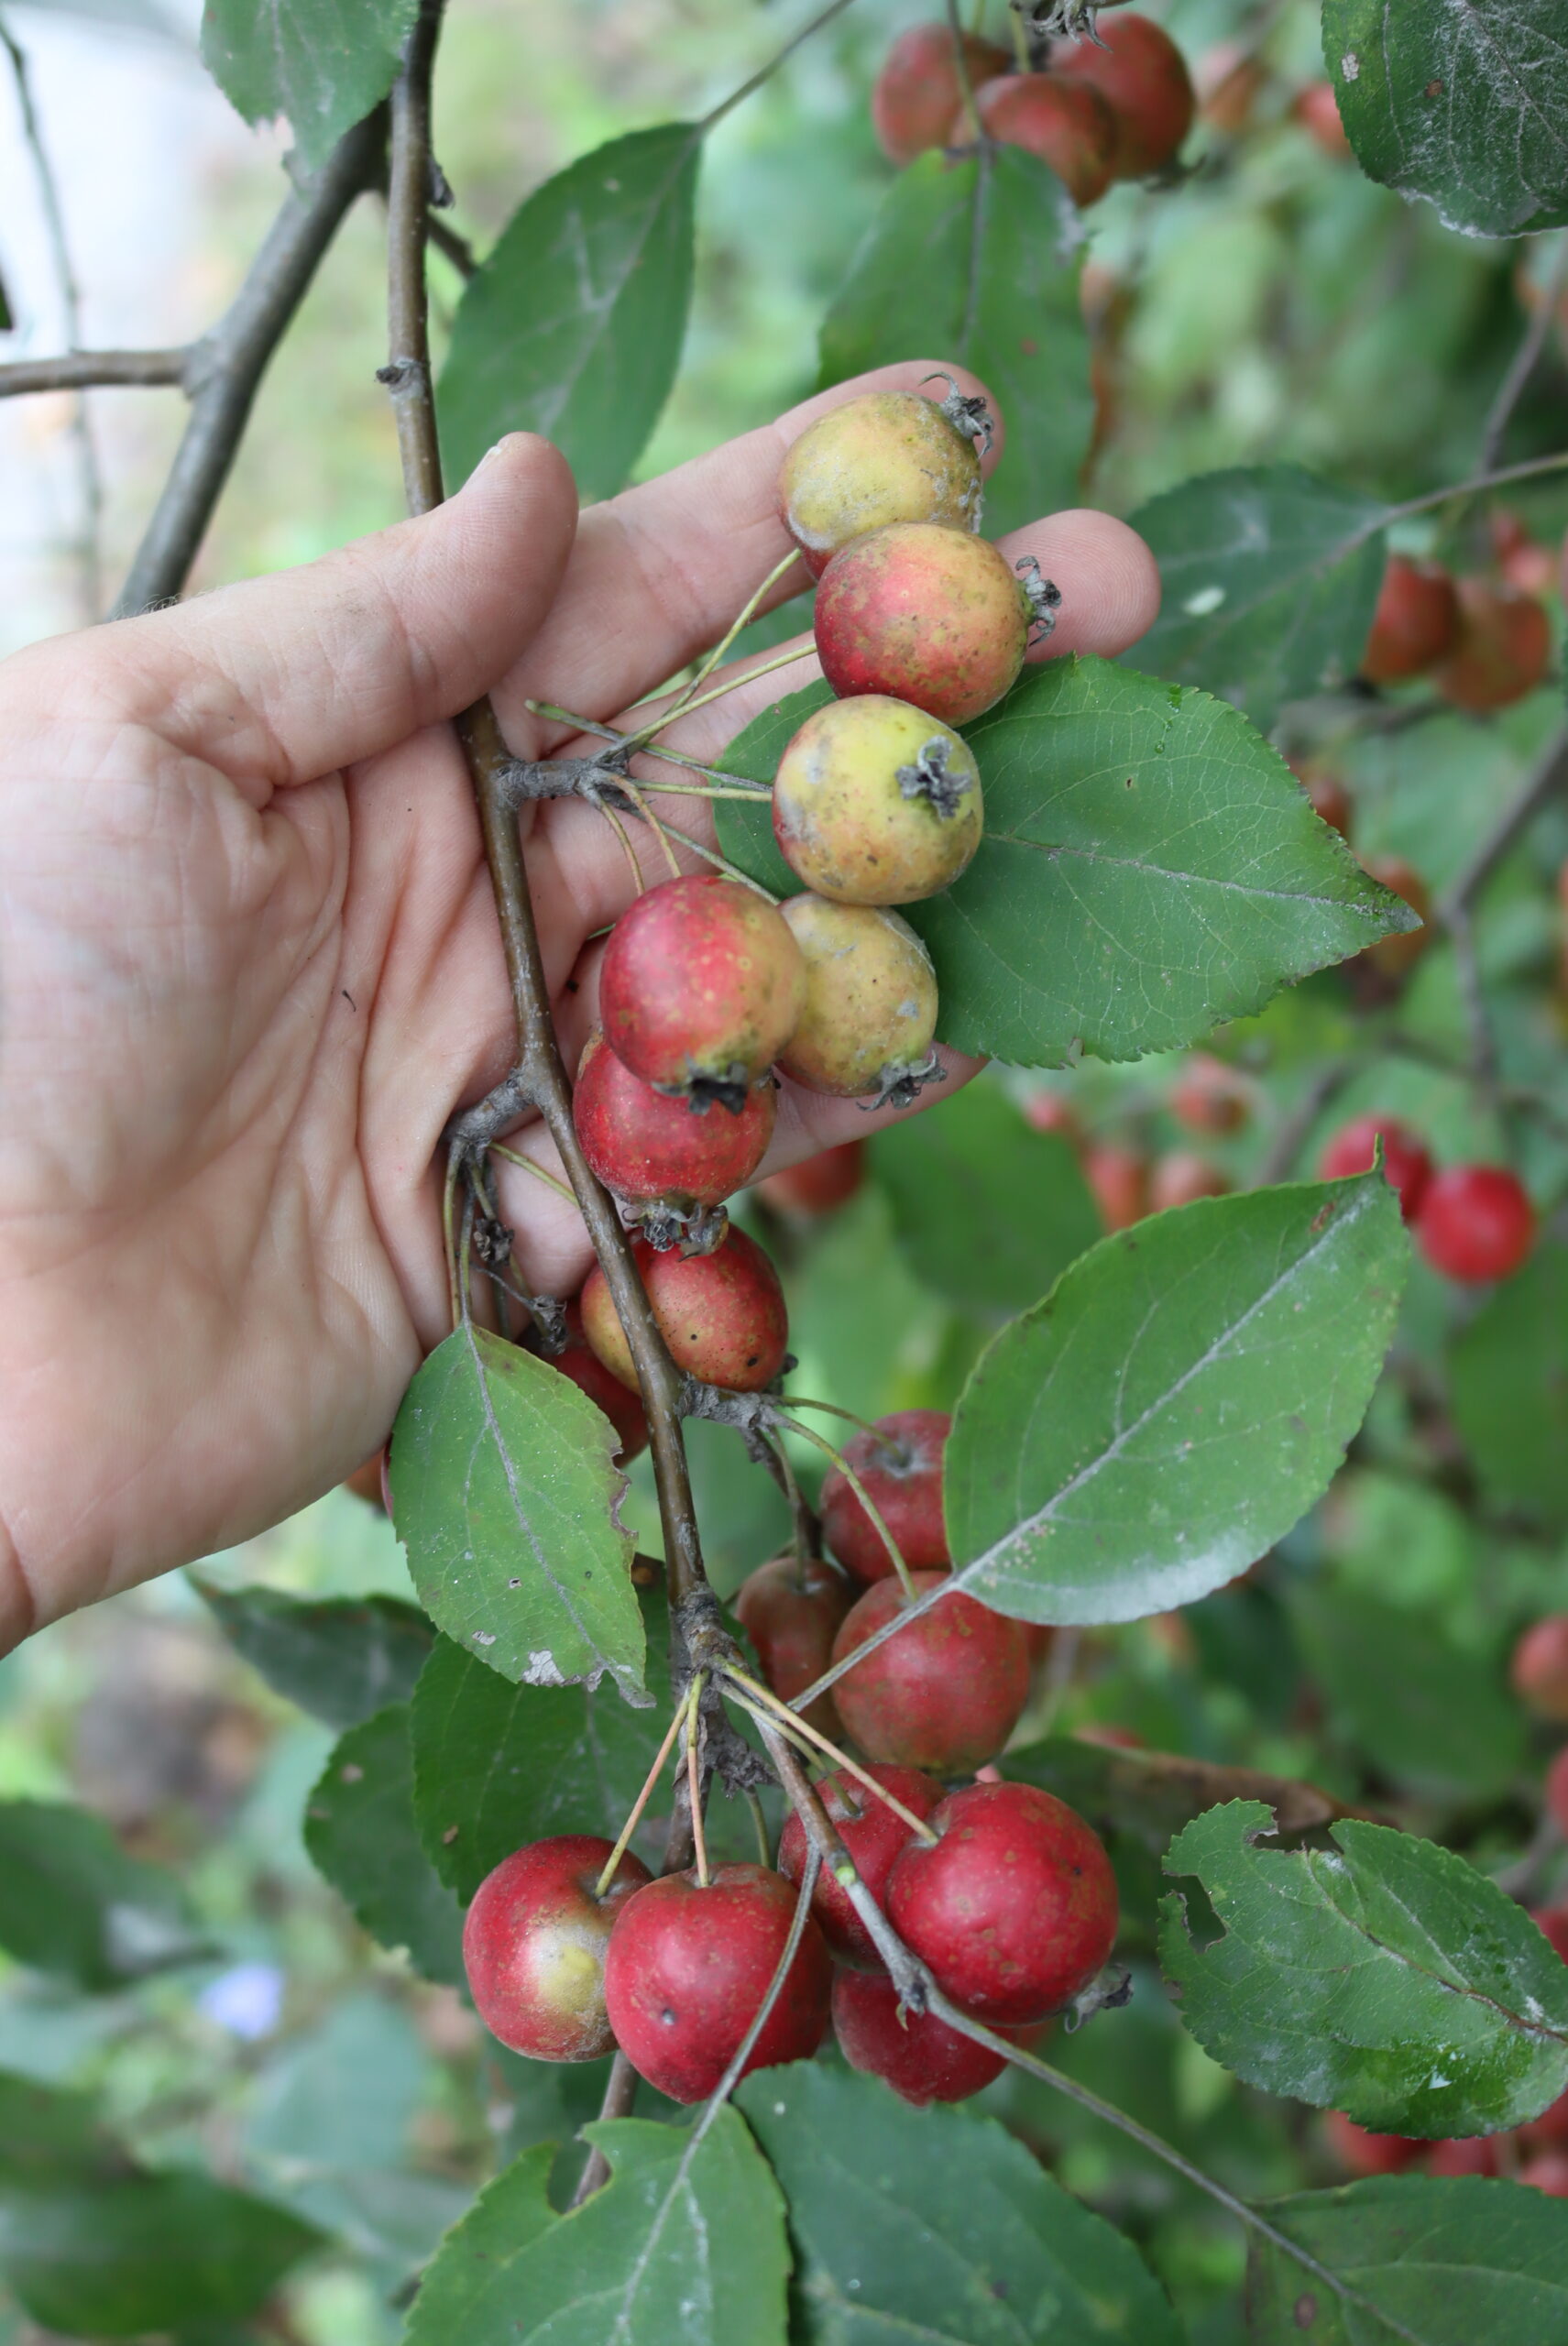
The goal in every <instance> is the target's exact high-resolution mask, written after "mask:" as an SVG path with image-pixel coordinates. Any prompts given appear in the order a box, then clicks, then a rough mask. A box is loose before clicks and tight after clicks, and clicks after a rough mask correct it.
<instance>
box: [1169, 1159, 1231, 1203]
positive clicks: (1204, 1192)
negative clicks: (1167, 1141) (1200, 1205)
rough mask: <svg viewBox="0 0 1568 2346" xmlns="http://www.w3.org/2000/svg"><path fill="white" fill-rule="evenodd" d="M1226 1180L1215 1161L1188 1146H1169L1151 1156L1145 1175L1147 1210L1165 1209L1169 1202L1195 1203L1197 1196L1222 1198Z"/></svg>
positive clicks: (1226, 1183)
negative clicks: (1152, 1161) (1151, 1164)
mask: <svg viewBox="0 0 1568 2346" xmlns="http://www.w3.org/2000/svg"><path fill="white" fill-rule="evenodd" d="M1230 1186H1231V1185H1230V1183H1229V1181H1228V1180H1227V1179H1226V1178H1225V1176H1224V1175H1223V1173H1222V1172H1221V1170H1220V1168H1219V1167H1218V1166H1217V1165H1211V1164H1210V1162H1209V1160H1208V1158H1207V1157H1200V1156H1199V1155H1198V1154H1197V1152H1196V1151H1195V1150H1193V1149H1190V1148H1173V1149H1171V1150H1170V1151H1169V1152H1168V1155H1166V1156H1164V1157H1157V1158H1156V1159H1155V1166H1154V1171H1153V1173H1152V1174H1151V1175H1150V1177H1149V1211H1150V1212H1151V1213H1168V1212H1169V1211H1170V1210H1171V1208H1172V1207H1173V1206H1190V1205H1195V1204H1196V1203H1197V1201H1198V1200H1199V1199H1200V1198H1223V1196H1224V1195H1225V1193H1226V1191H1227V1190H1228V1189H1229V1188H1230Z"/></svg>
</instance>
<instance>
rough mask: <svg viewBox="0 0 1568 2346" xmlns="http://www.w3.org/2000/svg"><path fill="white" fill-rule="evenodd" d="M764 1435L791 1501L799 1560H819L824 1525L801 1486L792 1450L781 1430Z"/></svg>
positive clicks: (793, 1542)
mask: <svg viewBox="0 0 1568 2346" xmlns="http://www.w3.org/2000/svg"><path fill="white" fill-rule="evenodd" d="M762 1439H763V1441H764V1442H766V1444H767V1449H768V1455H769V1457H770V1458H772V1459H773V1460H774V1461H775V1462H776V1464H777V1465H778V1469H779V1480H780V1481H781V1482H782V1483H783V1485H784V1497H785V1498H786V1499H787V1500H788V1502H789V1518H790V1540H791V1545H792V1546H793V1547H794V1549H795V1562H796V1563H797V1564H810V1563H815V1562H816V1561H817V1550H818V1547H819V1544H820V1536H821V1527H820V1526H819V1524H818V1523H817V1518H816V1517H815V1516H814V1515H813V1513H812V1511H811V1509H810V1507H807V1505H806V1494H805V1492H804V1491H803V1490H802V1489H801V1487H800V1479H799V1477H798V1475H797V1474H795V1468H794V1467H793V1466H792V1465H791V1464H790V1457H789V1452H788V1451H787V1450H786V1449H785V1448H784V1443H783V1442H781V1441H780V1440H779V1438H778V1436H777V1434H764V1435H763V1437H762Z"/></svg>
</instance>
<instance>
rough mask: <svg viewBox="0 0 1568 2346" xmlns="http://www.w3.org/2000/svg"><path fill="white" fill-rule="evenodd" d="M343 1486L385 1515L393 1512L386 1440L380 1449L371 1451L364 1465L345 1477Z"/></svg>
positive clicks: (368, 1505)
mask: <svg viewBox="0 0 1568 2346" xmlns="http://www.w3.org/2000/svg"><path fill="white" fill-rule="evenodd" d="M343 1488H344V1489H345V1491H352V1492H353V1494H354V1496H355V1497H356V1499H363V1500H364V1502H365V1504H366V1506H367V1507H378V1508H379V1509H380V1511H381V1513H382V1514H383V1515H390V1514H391V1512H392V1510H391V1507H390V1506H389V1503H388V1474H387V1445H386V1443H385V1442H383V1443H382V1444H381V1447H380V1449H379V1450H374V1451H372V1452H371V1453H370V1455H369V1457H368V1458H367V1460H366V1461H365V1464H364V1465H363V1466H356V1468H355V1470H354V1472H353V1474H348V1475H345V1477H344V1482H343Z"/></svg>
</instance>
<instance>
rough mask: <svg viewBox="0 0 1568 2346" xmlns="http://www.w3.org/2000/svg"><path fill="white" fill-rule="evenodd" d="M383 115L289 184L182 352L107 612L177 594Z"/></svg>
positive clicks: (362, 186) (362, 179)
mask: <svg viewBox="0 0 1568 2346" xmlns="http://www.w3.org/2000/svg"><path fill="white" fill-rule="evenodd" d="M385 127H386V125H385V116H384V115H382V113H381V112H380V111H379V110H378V112H377V113H375V114H373V115H367V118H366V120H365V121H364V122H361V123H358V124H356V126H355V127H354V129H352V130H351V131H349V132H348V133H347V134H346V135H345V137H343V138H341V139H339V141H338V143H337V145H336V147H335V148H334V149H333V152H332V154H331V155H330V156H329V157H328V159H327V160H326V162H325V163H324V164H323V167H322V169H321V170H320V171H319V172H318V173H317V175H316V177H315V178H314V179H313V181H311V182H310V184H309V186H308V187H305V188H303V189H293V188H291V190H290V192H289V194H288V196H287V198H286V199H285V201H284V203H283V205H282V208H281V209H280V212H279V214H278V216H277V218H276V220H274V222H273V224H272V226H271V228H270V230H269V233H268V236H267V239H266V241H265V243H264V244H263V245H262V247H261V249H260V251H259V252H258V254H257V256H256V258H255V259H254V261H252V263H251V265H250V269H249V273H248V274H247V278H246V280H245V283H244V284H243V285H242V286H241V287H240V290H239V292H238V294H237V295H236V299H235V301H234V302H233V304H232V305H231V307H230V308H229V310H228V312H226V314H225V316H224V317H223V318H221V319H220V320H219V322H218V323H217V324H216V325H215V326H214V328H213V330H212V332H211V333H210V334H205V335H203V339H202V340H201V341H200V342H199V343H197V344H196V345H194V347H193V348H192V351H191V353H190V354H189V362H190V363H189V372H188V373H187V374H186V375H185V376H184V377H183V378H182V379H183V380H184V381H185V382H186V384H187V386H188V388H189V389H190V392H191V416H190V421H189V422H187V424H186V426H185V434H184V437H183V439H182V440H181V443H180V447H179V452H178V454H177V455H176V456H175V459H174V464H173V467H172V469H171V471H170V476H169V478H168V479H167V481H165V483H164V485H163V492H162V495H161V496H160V497H159V500H158V503H157V506H156V507H155V508H154V510H153V515H152V519H151V521H149V522H148V526H147V532H146V534H145V535H144V537H143V539H142V542H141V544H140V546H139V547H138V548H137V556H136V560H135V561H134V562H133V563H132V565H131V567H130V574H129V576H127V578H126V583H125V585H124V586H123V587H122V588H121V590H120V595H119V599H118V600H117V601H116V603H115V608H114V612H113V614H112V616H113V617H114V618H115V619H127V618H129V617H131V616H132V615H133V614H134V613H135V612H137V611H141V610H146V609H147V608H148V607H149V606H150V605H154V604H158V603H165V602H168V601H169V600H170V597H172V596H175V595H178V594H179V593H180V591H181V588H182V587H183V586H184V584H185V581H186V578H187V577H188V576H189V575H190V570H191V565H192V563H193V562H194V560H195V558H196V554H197V550H198V548H199V547H200V545H201V543H202V540H203V537H204V535H205V534H206V529H207V524H208V522H209V521H211V520H212V517H213V509H214V506H215V505H216V503H217V501H218V499H219V497H220V496H221V494H222V493H223V488H224V484H225V481H226V480H227V479H228V477H229V472H230V470H231V468H232V466H233V464H234V460H235V457H236V454H237V452H238V449H239V444H240V441H241V439H242V437H243V435H244V433H245V427H246V424H247V422H248V420H249V416H250V411H251V407H252V405H253V403H254V401H255V399H256V394H257V390H258V388H259V385H260V382H261V378H262V376H263V375H264V374H265V373H266V371H267V367H268V362H269V360H270V358H271V356H272V354H273V352H274V351H275V350H276V349H277V347H278V345H279V343H280V341H281V339H282V337H283V334H284V332H285V330H286V328H287V327H288V325H289V323H290V322H291V319H292V318H293V315H294V313H295V312H296V311H297V310H298V308H299V306H300V303H301V302H302V300H303V299H304V296H305V293H306V291H308V289H309V286H310V283H311V280H312V279H313V277H314V275H315V273H316V269H317V268H318V267H319V266H320V263H321V260H322V258H323V254H324V253H325V252H326V250H327V248H328V247H329V246H330V245H331V243H332V240H333V238H334V236H336V234H337V231H338V229H339V227H340V226H341V225H342V223H343V219H344V215H345V214H346V213H347V211H348V210H349V208H350V206H351V205H352V204H353V203H354V201H355V198H356V196H358V195H360V194H362V193H363V192H364V191H365V190H366V189H367V188H369V187H373V186H374V185H375V181H376V174H377V170H378V167H379V164H380V159H381V155H382V149H383V140H384V136H385Z"/></svg>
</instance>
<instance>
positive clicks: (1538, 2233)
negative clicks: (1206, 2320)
mask: <svg viewBox="0 0 1568 2346" xmlns="http://www.w3.org/2000/svg"><path fill="white" fill-rule="evenodd" d="M1258 2212H1259V2213H1260V2214H1261V2215H1262V2216H1264V2217H1265V2218H1266V2220H1267V2221H1268V2222H1269V2224H1270V2225H1272V2226H1273V2228H1274V2230H1275V2231H1277V2232H1279V2233H1281V2234H1283V2236H1284V2237H1285V2239H1286V2240H1288V2241H1292V2242H1295V2244H1296V2245H1297V2247H1298V2248H1299V2249H1301V2250H1303V2251H1304V2252H1305V2253H1306V2254H1307V2255H1309V2256H1310V2257H1311V2258H1312V2259H1313V2260H1314V2261H1315V2262H1316V2264H1318V2265H1319V2266H1320V2267H1321V2268H1326V2271H1325V2272H1324V2273H1323V2274H1322V2275H1321V2276H1320V2275H1319V2274H1314V2273H1313V2272H1311V2271H1310V2270H1309V2269H1305V2268H1303V2266H1302V2265H1301V2264H1299V2263H1298V2262H1297V2260H1296V2259H1295V2258H1294V2257H1293V2256H1290V2255H1288V2254H1287V2253H1285V2252H1284V2251H1283V2250H1281V2249H1279V2248H1277V2247H1276V2246H1275V2245H1274V2244H1273V2243H1272V2242H1269V2241H1268V2240H1266V2239H1261V2238H1259V2237H1258V2236H1257V2235H1256V2234H1254V2235H1253V2236H1252V2239H1251V2243H1250V2245H1251V2251H1252V2264H1251V2270H1250V2273H1249V2275H1248V2285H1247V2314H1248V2335H1249V2336H1250V2337H1251V2338H1252V2339H1253V2340H1254V2341H1255V2346H1483V2341H1485V2346H1563V2340H1564V2339H1565V2338H1568V2207H1565V2206H1564V2205H1563V2201H1562V2200H1561V2199H1549V2198H1547V2196H1546V2194H1545V2193H1544V2192H1543V2191H1527V2190H1523V2189H1521V2188H1520V2187H1519V2185H1518V2184H1513V2183H1484V2182H1481V2181H1480V2180H1478V2179H1477V2178H1475V2177H1474V2176H1472V2177H1470V2178H1469V2179H1467V2180H1465V2181H1463V2182H1453V2181H1444V2180H1442V2179H1440V2178H1438V2177H1435V2176H1406V2175H1398V2176H1380V2177H1379V2178H1378V2179H1377V2180H1376V2181H1374V2182H1371V2183H1354V2184H1352V2185H1350V2186H1349V2187H1348V2188H1346V2189H1343V2190H1340V2191H1303V2192H1300V2193H1298V2194H1297V2195H1296V2196H1295V2197H1294V2198H1289V2199H1270V2200H1266V2201H1265V2202H1264V2204H1263V2206H1262V2208H1261V2209H1259V2211H1258ZM1335 2278H1337V2279H1338V2281H1339V2282H1340V2284H1341V2289H1342V2290H1343V2294H1339V2293H1337V2292H1336V2291H1335V2289H1334V2288H1333V2286H1332V2281H1333V2280H1334V2279H1335Z"/></svg>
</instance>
